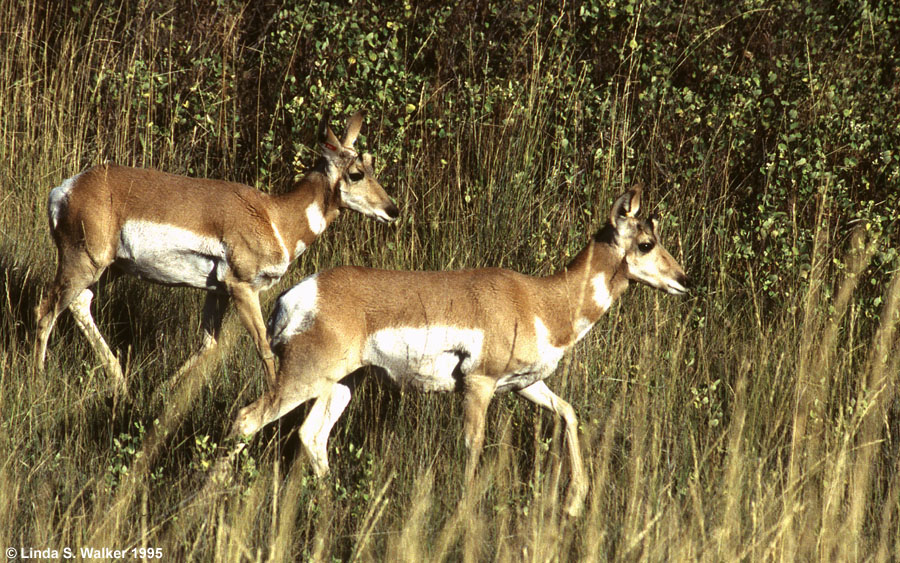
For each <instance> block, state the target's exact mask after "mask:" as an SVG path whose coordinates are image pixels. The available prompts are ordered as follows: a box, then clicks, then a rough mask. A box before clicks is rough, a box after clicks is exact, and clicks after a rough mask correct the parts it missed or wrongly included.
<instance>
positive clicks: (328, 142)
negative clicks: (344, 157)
mask: <svg viewBox="0 0 900 563" xmlns="http://www.w3.org/2000/svg"><path fill="white" fill-rule="evenodd" d="M330 117H331V115H330V114H329V112H327V111H326V112H325V114H324V115H322V121H320V122H319V143H321V144H322V151H323V152H324V153H325V154H332V155H334V156H338V155H340V154H341V148H342V147H341V142H340V141H339V140H338V138H337V135H335V134H334V131H332V130H331V127H330V126H329V125H328V121H329V119H330Z"/></svg>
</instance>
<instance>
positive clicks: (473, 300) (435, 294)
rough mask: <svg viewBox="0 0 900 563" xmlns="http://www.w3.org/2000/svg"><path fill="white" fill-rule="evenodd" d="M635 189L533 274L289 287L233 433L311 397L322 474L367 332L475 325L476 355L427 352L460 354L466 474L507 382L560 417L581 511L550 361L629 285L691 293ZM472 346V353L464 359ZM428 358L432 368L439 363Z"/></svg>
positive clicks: (334, 274) (328, 277) (572, 434)
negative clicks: (272, 363)
mask: <svg viewBox="0 0 900 563" xmlns="http://www.w3.org/2000/svg"><path fill="white" fill-rule="evenodd" d="M640 194H641V189H640V187H635V188H632V190H630V191H628V192H627V193H626V194H624V195H623V196H622V197H621V198H619V200H618V201H617V202H616V204H615V205H614V206H613V210H612V212H611V213H610V224H609V225H608V226H607V227H606V228H605V229H604V231H601V233H598V236H597V237H595V238H594V239H593V240H592V241H591V242H590V243H589V244H588V245H587V247H586V248H585V249H584V250H582V251H581V252H580V253H579V254H578V255H577V256H576V257H575V259H574V260H572V262H571V263H570V264H569V265H568V266H566V267H565V268H563V269H562V270H561V271H559V272H558V273H556V274H554V275H552V276H548V277H532V276H527V275H523V274H519V273H516V272H513V271H510V270H505V269H498V268H482V269H475V270H462V271H452V272H400V271H388V270H375V269H370V268H359V267H340V268H335V269H332V270H328V271H325V272H322V273H321V274H319V275H318V276H316V277H315V278H308V281H305V282H301V285H298V286H297V291H298V293H297V295H299V296H303V295H307V293H304V292H305V291H307V289H305V288H309V290H308V292H309V294H310V295H311V294H312V291H313V290H312V288H313V287H314V288H315V300H314V301H313V300H312V299H309V300H304V299H297V300H294V298H293V296H291V295H288V293H286V294H285V295H283V296H282V298H280V299H279V303H278V304H277V305H276V311H275V313H274V314H273V319H272V320H270V332H271V331H273V330H275V331H279V330H282V331H287V330H288V328H286V327H287V326H291V327H293V328H291V329H290V330H291V331H293V332H288V333H285V334H282V335H278V334H276V335H272V334H270V336H273V337H274V338H276V339H278V342H279V343H280V344H279V345H278V346H276V348H275V351H276V353H277V355H278V356H279V359H280V367H279V372H278V377H277V379H276V382H275V386H274V387H273V388H272V389H271V390H270V391H269V392H268V393H266V394H265V395H264V396H263V397H262V398H260V399H259V400H258V401H256V402H255V403H253V404H252V405H250V406H248V407H246V408H244V409H242V410H241V412H240V413H239V415H238V417H237V419H236V420H235V423H234V432H235V433H236V434H244V435H249V434H253V433H255V432H256V431H257V430H259V429H260V428H261V427H262V426H264V425H265V424H268V423H269V422H271V421H273V420H275V419H277V418H279V417H280V416H282V415H284V414H285V413H286V412H288V411H290V410H291V409H293V408H294V407H296V406H297V405H299V404H301V403H303V402H305V401H307V400H309V399H314V398H315V399H316V404H315V405H314V406H313V409H312V410H311V411H310V413H309V415H308V416H307V419H306V421H305V422H304V423H303V425H302V427H301V429H300V436H301V441H302V442H303V444H304V446H305V448H306V450H307V453H308V454H309V455H310V458H311V459H312V461H313V464H314V466H315V470H316V472H317V473H318V474H320V475H321V474H324V473H325V472H327V471H328V461H327V455H326V451H325V443H326V440H327V437H328V432H329V431H330V429H331V427H332V425H333V424H334V423H335V422H336V420H337V417H338V416H340V412H341V411H342V410H343V408H344V407H345V406H346V402H347V401H348V400H349V394H350V390H349V388H348V387H347V386H346V385H344V384H342V383H341V380H342V379H343V378H344V377H345V376H347V375H348V374H349V373H351V372H352V371H354V370H356V369H358V368H359V367H361V366H363V365H366V363H367V359H366V358H372V357H378V356H377V353H372V352H367V350H368V348H367V347H368V346H374V344H371V340H370V337H371V336H372V335H373V334H376V333H379V331H382V330H393V331H394V332H393V333H392V334H407V333H397V332H396V329H404V330H405V329H406V328H407V327H411V328H413V329H418V328H420V327H439V326H449V327H452V328H453V330H457V329H460V331H461V332H465V331H464V330H463V329H477V331H476V333H477V334H478V335H480V336H479V338H480V339H479V340H478V342H479V345H480V351H479V352H478V357H477V358H475V355H474V352H472V353H471V354H469V352H471V350H466V349H458V348H454V347H453V346H458V345H457V344H450V343H449V340H448V341H447V342H448V344H446V346H450V348H447V349H442V350H439V351H437V352H432V354H433V356H434V357H437V358H439V360H440V361H445V360H446V361H453V356H454V354H455V355H458V356H459V363H458V365H456V367H455V368H454V377H455V378H458V382H459V383H460V384H461V387H462V389H463V390H464V392H465V395H466V399H465V417H466V420H465V433H466V443H467V446H468V448H469V461H468V465H467V471H466V473H467V478H468V479H469V480H471V478H472V475H473V474H474V469H475V465H476V464H477V461H478V457H479V455H480V451H481V448H482V444H483V441H484V416H485V412H486V410H487V405H488V403H489V401H490V398H491V396H492V395H493V394H494V393H495V392H496V391H497V390H505V389H510V390H514V391H516V392H518V393H519V394H520V395H521V396H523V397H525V398H527V399H529V400H531V401H533V402H535V403H536V404H538V405H540V406H542V407H544V408H547V409H550V410H552V411H554V412H555V413H556V414H557V415H558V416H560V417H562V418H563V419H564V420H565V422H566V426H567V429H566V439H567V443H568V447H569V453H570V456H571V472H572V474H571V480H572V485H571V488H570V494H569V502H568V504H567V510H568V511H569V512H570V513H572V514H576V513H578V512H579V511H580V509H581V506H582V503H583V499H584V495H585V492H586V487H587V484H586V481H585V478H584V470H583V467H582V462H581V454H580V448H579V445H578V436H577V420H576V418H575V413H574V410H573V409H572V407H571V406H570V405H568V403H566V402H565V401H563V400H562V399H560V398H559V397H557V396H556V395H555V394H554V393H553V392H552V391H550V389H549V388H548V387H547V386H546V385H545V384H544V382H543V380H544V379H545V378H546V377H547V376H549V375H550V374H551V373H552V371H553V370H554V369H555V367H556V362H558V361H559V358H560V357H561V356H562V350H564V349H568V348H570V347H571V346H572V345H574V344H575V342H576V341H577V340H578V338H580V337H581V336H583V335H584V333H585V332H586V331H587V330H588V329H589V328H590V326H592V325H593V324H594V323H595V322H596V321H597V320H598V319H599V318H600V316H601V315H602V314H603V313H605V312H606V310H607V309H608V307H609V306H611V305H612V303H613V302H614V301H615V300H616V299H617V298H618V297H619V296H620V295H621V294H622V292H624V291H625V289H626V288H627V286H628V284H629V282H630V281H640V282H642V283H645V284H648V285H652V286H654V287H658V288H660V289H663V290H666V291H668V292H670V293H683V292H684V291H686V289H685V287H684V284H686V283H687V278H686V276H685V274H684V272H683V271H682V269H681V267H680V266H679V265H678V263H677V262H676V261H675V260H674V259H673V258H672V256H671V255H669V253H668V252H666V251H665V249H663V248H662V247H661V246H660V245H659V244H658V241H657V238H656V233H655V224H654V223H652V222H646V221H642V220H640V219H637V218H636V216H635V215H636V214H637V212H638V210H639V208H640ZM601 234H602V235H603V236H600V235H601ZM648 245H650V246H649V247H648ZM596 284H599V285H600V286H601V288H600V290H597V289H596ZM598 295H599V298H600V300H601V301H599V302H598V301H597V298H596V297H597V296H598ZM310 303H314V306H311V305H310ZM292 307H293V309H292ZM302 307H305V308H302ZM293 315H302V316H303V317H302V318H303V319H304V322H303V323H300V324H298V325H290V322H289V320H290V319H291V318H292V316H293ZM538 326H542V327H543V328H545V329H546V334H538ZM543 328H542V329H541V330H543ZM436 338H437V337H436ZM438 342H440V341H438ZM454 342H455V341H454ZM413 345H416V344H413ZM472 346H473V348H474V347H476V345H475V344H473V345H472ZM404 350H405V349H404V348H403V347H402V345H401V347H400V348H399V352H398V353H399V354H400V356H401V358H400V361H401V362H402V361H406V362H407V365H418V364H415V362H417V361H418V360H417V359H412V356H411V355H407V356H405V360H404V356H403V354H404V353H406V354H415V353H417V352H404ZM408 350H412V348H409V349H408ZM423 353H424V352H423ZM367 354H368V355H367ZM467 354H468V357H470V358H474V359H473V360H472V362H470V363H469V364H467V363H466V357H467ZM545 356H547V357H545ZM429 357H432V356H429ZM385 361H388V360H385ZM390 361H391V362H393V361H396V360H395V359H394V358H392V359H391V360H390ZM436 361H437V360H436ZM375 365H378V364H375ZM392 365H396V364H392ZM428 365H429V367H430V368H433V367H434V365H437V364H428ZM441 366H442V367H441V368H439V369H443V370H445V371H443V372H440V374H441V375H440V376H438V375H436V374H437V373H438V371H437V370H435V371H432V372H431V373H429V374H422V377H423V378H424V379H423V380H424V381H438V380H441V377H444V378H446V369H447V367H446V366H447V364H446V363H442V364H441ZM381 367H384V368H386V369H387V368H388V367H389V366H388V365H382V366H381ZM412 379H413V380H415V376H413V378H412ZM443 381H445V379H444V380H443ZM443 388H446V387H443Z"/></svg>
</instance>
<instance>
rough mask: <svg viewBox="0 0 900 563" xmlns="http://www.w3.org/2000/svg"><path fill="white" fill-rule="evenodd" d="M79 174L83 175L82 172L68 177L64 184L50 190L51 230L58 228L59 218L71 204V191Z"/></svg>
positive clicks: (48, 199)
mask: <svg viewBox="0 0 900 563" xmlns="http://www.w3.org/2000/svg"><path fill="white" fill-rule="evenodd" d="M78 176H81V174H76V175H75V176H72V177H71V178H68V179H67V180H65V181H63V183H62V184H60V185H58V186H56V187H55V188H53V189H52V190H50V195H49V196H48V197H47V216H48V217H49V219H50V230H51V231H55V230H56V226H57V225H59V219H60V218H61V217H62V214H63V213H64V212H65V210H66V208H67V207H68V206H69V192H71V191H72V188H73V187H74V186H75V181H76V180H77V179H78Z"/></svg>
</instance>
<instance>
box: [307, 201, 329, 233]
mask: <svg viewBox="0 0 900 563" xmlns="http://www.w3.org/2000/svg"><path fill="white" fill-rule="evenodd" d="M306 223H307V224H308V225H309V230H310V231H312V232H313V234H314V235H320V234H322V231H324V230H325V227H327V226H328V225H327V224H326V223H325V215H323V214H322V208H321V207H319V204H318V203H315V202H313V203H312V204H311V205H310V206H309V207H307V208H306Z"/></svg>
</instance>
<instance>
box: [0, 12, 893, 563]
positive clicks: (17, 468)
mask: <svg viewBox="0 0 900 563" xmlns="http://www.w3.org/2000/svg"><path fill="white" fill-rule="evenodd" d="M898 37H900V4H895V3H892V2H873V1H868V0H863V1H860V2H813V3H808V2H801V1H799V0H786V1H782V2H767V1H763V0H744V1H741V2H726V3H721V2H717V1H714V0H699V1H697V2H685V3H672V2H667V1H664V0H646V1H633V0H585V1H583V2H574V3H568V2H566V3H562V4H559V3H551V2H548V3H539V2H520V1H512V2H510V1H508V0H507V1H495V0H483V1H469V0H462V1H460V2H454V3H442V2H422V3H419V2H358V3H350V4H348V3H343V2H330V1H315V2H311V1H310V2H306V3H295V2H287V3H282V2H274V1H271V0H261V1H256V2H238V1H234V0H218V1H216V2H187V1H185V0H160V1H155V2H148V1H139V2H123V3H118V2H103V1H100V0H94V1H81V0H69V1H67V2H18V1H14V0H0V85H2V87H0V300H2V304H0V309H2V314H0V429H2V431H0V547H3V548H4V549H5V548H7V547H8V546H9V547H14V548H15V549H17V550H18V549H26V548H31V549H35V550H42V549H56V550H59V551H62V550H63V549H64V548H66V547H69V548H71V549H73V550H75V551H76V552H77V550H78V549H79V548H82V547H91V548H95V549H101V548H104V547H106V548H111V549H131V548H137V549H141V548H144V549H146V548H159V549H160V550H161V551H162V553H163V554H164V558H165V560H216V561H269V560H273V561H295V560H335V561H337V560H392V561H393V560H407V561H423V560H438V561H440V560H450V561H456V560H466V561H489V560H491V561H520V560H529V561H547V560H560V561H567V560H598V561H613V560H614V561H637V560H640V561H688V560H705V561H735V560H745V561H766V560H777V561H811V560H819V561H861V560H865V561H892V560H893V561H896V560H900V397H898V392H897V391H898V390H897V384H898V373H900V366H898V363H900V349H898V348H900V337H898V334H897V322H898V319H900V273H898V272H900V257H898V248H900V234H898V218H900V117H898V116H900V43H898V41H897V38H898ZM358 108H364V109H366V110H367V117H366V122H365V125H364V129H363V136H362V137H361V139H360V141H359V142H358V146H361V147H362V148H364V149H366V150H369V151H371V152H372V153H373V154H374V155H375V157H376V172H377V174H378V177H379V179H380V181H381V183H382V184H383V185H384V186H385V188H386V189H387V191H388V192H389V193H390V194H391V195H392V197H394V199H395V200H396V201H397V203H398V205H399V206H400V208H401V213H402V214H401V218H400V220H399V221H398V222H397V223H396V224H395V225H391V226H385V225H379V224H376V223H375V222H373V221H370V220H367V219H365V218H363V217H361V216H359V215H357V214H354V213H351V212H347V213H344V214H343V215H342V216H341V217H340V218H339V219H338V220H337V221H336V222H335V223H334V224H333V225H332V227H330V228H329V230H328V231H326V232H325V233H324V234H323V236H322V237H321V238H320V239H319V240H318V241H317V242H316V243H315V244H313V245H312V247H311V248H310V250H309V251H308V252H307V253H306V254H305V255H304V256H303V257H301V259H300V260H298V261H297V262H296V263H295V264H294V265H293V266H292V267H291V269H290V270H289V273H288V275H287V276H286V277H285V278H284V279H283V280H282V282H281V284H280V285H279V286H277V287H276V288H275V289H273V290H272V291H270V292H269V293H267V294H264V298H263V311H264V313H267V312H268V311H269V310H270V308H271V304H272V301H273V300H274V298H275V297H276V296H277V294H278V293H279V291H281V290H284V289H287V288H288V287H290V286H291V285H293V284H294V283H296V282H297V281H298V280H300V279H302V278H303V277H304V276H306V275H308V274H310V273H312V272H315V271H318V270H321V269H324V268H327V267H330V266H333V265H337V264H357V265H367V266H378V267H387V268H397V269H456V268H467V267H480V266H502V267H507V268H512V269H515V270H518V271H521V272H525V273H529V274H541V275H543V274H549V273H552V272H553V271H555V270H556V269H558V268H560V267H562V266H563V265H564V264H565V263H566V262H567V261H568V260H569V259H570V258H572V257H573V256H574V255H575V253H576V252H578V251H579V250H580V249H581V248H582V246H583V245H584V244H585V243H586V242H587V240H588V239H589V237H590V235H591V234H592V233H593V232H594V231H595V230H596V229H597V228H598V227H600V226H601V224H602V223H603V222H604V221H605V218H606V217H607V214H608V212H609V209H610V206H611V205H612V202H613V200H614V199H615V197H616V196H618V195H619V194H620V193H622V192H623V191H624V190H625V189H627V187H629V186H630V185H631V184H632V183H633V182H636V181H642V182H643V183H644V184H645V186H646V188H645V205H646V206H647V208H648V211H650V210H652V211H656V212H658V213H659V214H660V215H661V219H662V221H661V226H662V227H661V239H662V242H663V244H664V245H665V246H666V248H667V249H668V250H669V251H670V252H671V253H672V254H673V256H675V258H676V259H677V260H678V261H679V262H680V263H681V264H682V266H683V267H684V269H685V271H686V272H687V273H688V274H689V276H690V277H691V281H692V284H693V287H692V292H691V294H690V295H689V296H687V297H671V296H668V295H665V294H663V293H661V292H657V291H654V290H651V289H648V288H645V287H632V288H631V289H630V290H629V291H627V292H626V293H625V295H624V296H623V297H622V299H621V300H620V301H619V302H618V303H617V304H616V305H615V306H614V307H613V309H612V310H611V311H610V312H609V314H608V315H607V316H605V317H604V318H603V319H601V321H600V322H599V323H598V324H597V325H596V326H595V328H594V330H593V331H592V332H591V333H590V335H589V336H588V337H586V338H585V339H584V340H583V341H582V342H581V343H580V344H579V345H578V346H577V347H576V348H575V350H574V351H573V353H572V354H570V355H569V356H568V357H567V359H566V360H564V361H563V363H562V364H561V366H560V369H559V370H558V371H557V373H556V374H554V376H553V377H552V378H550V379H549V380H548V384H549V386H550V387H551V388H552V389H553V390H554V391H556V392H557V393H558V394H559V395H560V396H561V397H563V398H564V399H566V400H567V401H569V402H571V403H572V405H573V406H574V408H575V411H576V413H577V414H578V416H579V420H580V423H581V425H580V432H581V436H582V448H583V453H584V456H585V460H586V463H587V466H588V472H589V478H590V487H591V488H590V491H589V493H588V499H587V508H586V511H585V515H584V516H583V517H581V518H579V519H566V518H564V517H563V514H562V500H563V498H564V496H563V495H564V493H565V487H566V484H567V483H566V481H567V477H566V476H567V475H568V471H567V470H566V467H567V466H566V463H567V461H566V455H565V447H564V444H563V443H562V442H563V440H562V438H563V434H562V428H561V427H560V426H559V425H558V424H556V422H555V421H554V419H553V417H552V416H551V415H549V414H547V413H545V412H541V411H540V410H538V409H537V408H536V407H534V406H533V405H531V404H528V403H526V402H525V401H522V400H521V399H518V398H517V397H516V396H513V395H503V396H498V397H497V398H495V400H494V401H493V403H492V405H491V407H490V410H489V412H488V431H487V442H486V448H485V453H484V455H483V456H482V463H481V466H480V467H479V471H478V476H477V479H476V481H477V482H476V484H475V486H474V487H471V488H469V489H468V490H464V488H463V487H462V483H463V476H464V465H465V459H466V455H465V446H464V443H463V438H462V421H461V418H462V404H461V398H460V397H459V396H457V395H422V394H416V393H401V392H400V391H399V390H398V389H396V388H394V387H391V386H390V385H389V384H387V383H386V382H385V381H382V380H381V379H380V378H378V377H371V378H369V379H368V380H366V382H365V383H364V384H363V385H361V386H360V388H359V390H358V391H357V393H356V395H355V396H354V398H353V401H352V402H351V405H350V407H349V408H348V410H347V412H346V413H345V414H344V416H343V417H342V419H341V420H340V421H339V422H338V424H337V425H336V427H335V431H334V432H333V436H332V440H331V444H330V447H329V455H330V459H331V466H332V473H331V475H329V476H328V477H327V478H326V479H323V480H321V481H319V480H317V479H316V478H315V477H314V475H313V473H312V471H311V468H310V465H309V463H308V462H307V460H306V458H305V456H304V454H303V452H302V449H301V448H300V446H299V441H298V439H297V436H296V432H295V429H296V427H297V426H298V424H299V423H300V422H301V421H302V419H303V416H304V414H305V412H306V408H304V407H301V408H300V409H298V411H297V412H295V413H293V414H292V415H290V416H288V417H286V418H285V419H284V420H283V422H282V423H280V425H272V427H270V428H267V429H266V430H264V431H263V432H261V433H260V434H259V435H258V436H256V437H255V438H254V439H253V440H252V441H251V442H250V443H249V446H248V447H247V449H246V450H245V452H244V453H243V454H242V456H241V457H240V458H239V459H237V460H236V461H235V463H234V474H235V478H234V480H233V482H232V483H230V484H228V485H226V486H223V487H221V488H220V490H217V491H216V492H215V494H212V495H209V494H199V493H200V491H201V489H202V488H203V487H204V483H205V475H206V472H207V470H208V469H209V467H210V466H211V465H212V464H213V463H214V462H215V460H216V459H217V457H218V456H219V455H220V451H221V449H222V448H223V447H224V442H225V438H226V435H227V432H228V429H229V428H230V425H231V422H232V421H233V420H234V417H235V415H236V414H237V411H238V409H240V408H241V407H243V406H245V405H247V404H249V403H250V402H251V401H253V400H255V399H256V398H257V397H258V396H259V394H260V393H261V392H262V390H263V385H264V384H263V373H262V370H261V369H260V367H261V366H260V362H259V360H258V358H257V356H256V354H255V352H254V350H253V344H252V342H251V340H250V339H249V337H248V336H247V334H246V332H245V331H244V330H243V329H242V328H241V327H240V323H239V322H238V320H237V318H236V316H235V315H232V316H231V318H229V319H228V321H227V331H226V332H227V340H228V341H229V343H228V344H229V345H228V346H225V347H224V350H223V353H222V354H221V356H220V358H218V359H217V360H216V361H215V362H214V363H213V365H210V366H208V369H207V370H206V371H205V372H204V373H203V374H198V375H197V376H196V377H194V378H192V379H189V380H187V381H186V382H184V383H183V384H182V385H177V386H165V385H163V384H164V383H165V382H166V381H167V380H168V378H169V377H170V376H171V375H172V374H173V373H174V371H175V370H176V369H177V368H178V367H179V366H180V365H181V363H182V362H183V361H184V359H186V358H187V357H188V355H189V354H190V353H191V351H192V350H194V349H195V347H196V346H198V345H199V341H200V336H199V328H198V327H199V318H200V304H201V302H202V294H201V293H202V292H198V291H192V290H187V289H172V288H166V287H160V286H153V285H149V284H146V283H142V282H139V281H136V280H134V279H133V278H122V279H118V280H115V282H114V283H113V282H112V281H105V280H104V281H101V283H100V284H99V288H98V289H97V291H96V293H97V294H98V297H97V299H96V300H95V302H94V311H95V317H96V319H97V321H98V324H99V326H100V328H101V330H102V331H103V332H104V334H105V336H106V337H107V339H108V341H109V342H110V345H111V346H112V347H113V348H114V349H115V350H116V351H117V352H118V353H119V354H120V357H121V359H122V361H123V366H126V368H127V372H128V378H129V381H130V387H131V394H130V396H128V397H122V396H117V395H115V394H114V393H113V385H112V382H111V381H110V380H109V378H108V377H107V375H106V374H105V373H104V371H103V370H102V368H101V367H100V363H99V361H98V360H97V359H96V358H95V357H94V356H93V354H92V353H91V350H90V348H89V346H88V344H87V341H86V339H85V338H84V337H83V336H82V335H81V334H80V333H79V331H78V329H77V327H76V326H75V323H74V322H73V320H72V318H71V316H70V315H69V314H68V313H64V314H63V315H62V316H61V317H60V320H59V323H58V326H57V328H56V330H55V331H54V333H53V336H52V338H51V341H50V352H49V356H48V364H47V369H46V371H45V372H44V373H36V372H35V370H34V365H33V361H32V357H31V353H32V352H31V346H32V341H33V328H34V319H33V317H32V309H33V308H34V306H35V305H36V304H37V301H38V299H39V297H40V295H41V294H42V292H43V291H45V289H46V288H47V286H48V284H49V282H50V281H51V280H52V276H53V273H54V269H55V260H56V256H55V254H56V252H55V249H54V248H53V245H52V242H51V240H50V236H49V231H48V226H47V218H46V198H47V194H48V191H49V189H50V188H52V187H53V186H56V185H59V184H60V183H61V181H62V180H64V179H65V178H68V177H70V176H72V175H74V174H75V173H77V172H78V171H80V170H83V169H85V168H87V167H89V166H92V165H94V164H98V163H101V162H105V161H114V162H117V163H119V164H125V165H134V166H142V167H153V168H158V169H161V170H165V171H168V172H174V173H181V174H187V175H191V176H199V177H209V178H222V179H228V180H233V181H239V182H243V183H247V184H250V185H253V186H256V187H258V188H259V189H261V190H263V191H266V192H270V193H281V192H283V191H285V190H287V189H289V187H290V185H291V183H292V181H293V179H294V178H295V177H298V176H299V175H301V174H303V169H304V167H308V166H311V165H312V164H313V163H314V162H315V160H316V151H317V147H316V143H315V128H316V125H317V123H318V120H319V118H320V116H321V115H322V114H323V113H324V112H326V111H330V112H332V114H333V115H334V116H335V117H334V125H335V126H340V125H341V124H342V122H343V119H344V118H345V116H347V115H348V114H349V113H350V112H352V111H354V110H356V109H358ZM390 298H391V296H390V295H386V296H385V299H390ZM201 375H203V376H204V377H201ZM144 554H145V555H146V554H147V552H144Z"/></svg>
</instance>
